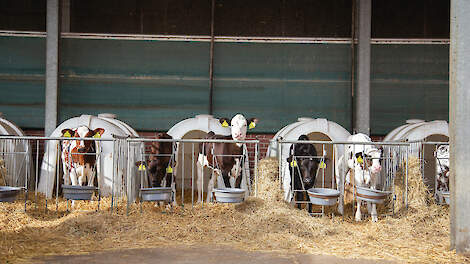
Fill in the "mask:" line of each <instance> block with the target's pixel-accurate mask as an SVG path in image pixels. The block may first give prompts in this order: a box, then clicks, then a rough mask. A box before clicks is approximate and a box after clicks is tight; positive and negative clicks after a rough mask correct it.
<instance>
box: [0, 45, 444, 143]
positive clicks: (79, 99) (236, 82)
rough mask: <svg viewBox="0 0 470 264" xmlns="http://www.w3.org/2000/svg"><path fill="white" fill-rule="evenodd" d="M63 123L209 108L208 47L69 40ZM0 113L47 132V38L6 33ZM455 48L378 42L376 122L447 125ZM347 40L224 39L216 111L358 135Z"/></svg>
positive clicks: (149, 118)
mask: <svg viewBox="0 0 470 264" xmlns="http://www.w3.org/2000/svg"><path fill="white" fill-rule="evenodd" d="M62 45H63V46H62V56H61V59H62V76H63V77H62V79H61V88H60V89H61V90H60V111H59V114H60V120H61V121H63V120H65V119H68V118H70V117H73V116H76V115H80V114H82V113H90V114H97V113H101V112H112V113H116V114H117V115H118V116H119V118H120V119H122V120H123V121H125V122H127V123H129V124H130V125H132V126H133V127H135V128H136V129H139V130H153V129H155V128H158V129H161V130H166V129H169V128H170V127H171V126H172V125H173V124H175V123H177V122H178V121H180V120H182V119H184V118H187V117H192V116H194V115H196V114H201V113H207V111H208V86H209V85H208V71H209V64H208V62H209V43H207V42H174V41H145V40H139V41H137V40H136V41H131V40H103V39H102V40H94V39H64V40H63V42H62ZM0 46H1V47H2V48H1V49H0V56H1V58H2V60H0V90H1V91H2V97H1V98H0V112H3V113H4V114H5V116H6V117H7V118H8V119H10V120H12V121H13V122H15V123H17V124H18V125H20V126H21V127H23V128H42V127H43V126H44V72H45V39H44V38H34V37H33V38H25V37H0ZM448 52H449V50H448V45H372V60H371V62H372V68H371V87H372V91H371V96H372V97H371V99H372V100H371V109H372V116H371V118H372V119H371V125H372V133H373V134H379V135H380V134H386V133H387V132H389V131H390V130H392V129H393V128H395V127H396V126H398V125H401V124H403V122H404V121H405V120H406V119H408V118H423V119H426V120H433V119H448V98H449V91H448V76H449V75H448V63H449V62H448ZM349 63H350V50H349V45H345V44H275V43H216V46H215V69H214V77H215V82H214V85H215V90H214V115H216V116H227V117H228V116H232V115H234V114H235V113H237V112H241V113H244V114H246V115H247V116H256V117H258V118H260V120H261V123H260V126H258V127H257V128H256V129H255V131H254V132H275V131H277V130H278V129H280V128H281V127H282V126H284V125H286V124H288V123H291V122H292V121H294V120H295V119H296V118H297V117H299V116H312V117H326V118H328V119H330V120H333V121H335V122H338V123H339V124H341V125H342V126H344V127H345V128H347V129H351V127H350V126H351V125H350V124H351V99H350V98H351V96H350V95H351V94H350V84H349V79H350V64H349Z"/></svg>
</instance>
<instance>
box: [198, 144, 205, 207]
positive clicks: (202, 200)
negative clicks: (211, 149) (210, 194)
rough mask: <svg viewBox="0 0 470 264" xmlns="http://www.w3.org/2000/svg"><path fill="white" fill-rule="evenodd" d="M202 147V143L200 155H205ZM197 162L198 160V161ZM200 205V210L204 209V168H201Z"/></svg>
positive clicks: (203, 145)
mask: <svg viewBox="0 0 470 264" xmlns="http://www.w3.org/2000/svg"><path fill="white" fill-rule="evenodd" d="M204 147H205V144H204V143H203V144H202V152H201V153H205V152H204ZM198 159H199V157H198ZM198 162H199V160H198ZM198 180H199V179H198ZM201 205H202V208H204V166H201Z"/></svg>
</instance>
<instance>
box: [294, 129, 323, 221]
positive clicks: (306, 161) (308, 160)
mask: <svg viewBox="0 0 470 264" xmlns="http://www.w3.org/2000/svg"><path fill="white" fill-rule="evenodd" d="M298 140H299V141H302V140H304V141H308V137H307V136H306V135H301V136H300V137H299V139H298ZM287 162H288V163H289V172H290V175H291V184H292V182H293V187H294V190H295V192H294V193H295V197H296V200H297V201H305V200H308V195H305V196H306V198H305V199H304V194H305V191H307V190H308V189H310V188H312V187H313V186H314V185H315V178H316V176H317V173H318V169H319V164H320V159H319V158H318V157H317V151H316V149H315V146H314V145H313V144H309V143H296V144H292V146H291V147H290V150H289V157H288V158H287ZM297 206H298V208H299V209H300V208H301V204H300V203H298V205H297ZM308 211H309V212H310V213H311V212H312V204H311V203H308Z"/></svg>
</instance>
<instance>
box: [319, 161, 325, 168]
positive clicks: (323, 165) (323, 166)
mask: <svg viewBox="0 0 470 264" xmlns="http://www.w3.org/2000/svg"><path fill="white" fill-rule="evenodd" d="M324 168H326V163H325V162H323V161H322V162H320V169H324Z"/></svg>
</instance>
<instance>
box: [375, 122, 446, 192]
mask: <svg viewBox="0 0 470 264" xmlns="http://www.w3.org/2000/svg"><path fill="white" fill-rule="evenodd" d="M384 141H401V142H416V143H412V144H411V149H410V155H411V156H413V157H416V158H419V159H420V160H421V172H422V174H423V181H424V183H425V184H426V185H427V186H428V188H429V190H430V191H433V192H434V191H436V187H437V186H436V166H438V164H437V163H436V157H435V151H436V148H437V147H438V146H439V145H440V144H439V143H442V144H448V143H447V142H449V124H448V123H447V121H443V120H436V121H429V122H425V121H424V120H420V119H411V120H407V122H406V124H404V125H402V126H400V127H397V128H395V129H394V130H392V131H391V132H390V133H388V134H387V136H386V137H385V138H384ZM426 142H428V143H426Z"/></svg>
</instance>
